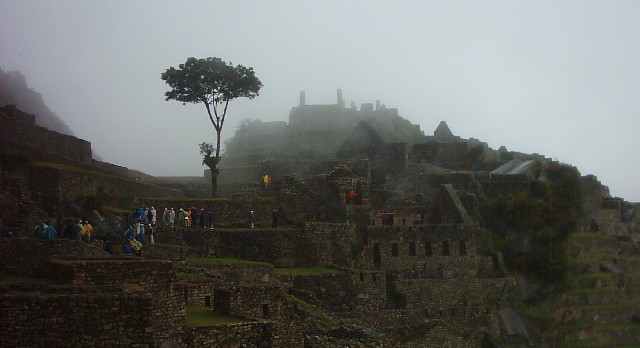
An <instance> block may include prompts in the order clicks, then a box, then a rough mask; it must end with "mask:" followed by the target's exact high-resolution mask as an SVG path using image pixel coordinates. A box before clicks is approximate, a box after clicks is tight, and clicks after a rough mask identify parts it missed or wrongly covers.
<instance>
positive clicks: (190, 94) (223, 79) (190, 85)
mask: <svg viewBox="0 0 640 348" xmlns="http://www.w3.org/2000/svg"><path fill="white" fill-rule="evenodd" d="M162 80H164V81H165V82H166V83H167V84H168V85H169V87H171V90H170V91H167V92H165V94H164V95H165V97H166V100H176V101H179V102H182V104H186V103H194V104H199V103H202V104H204V106H205V108H206V109H207V114H208V115H209V120H211V124H213V128H215V130H216V145H215V146H214V145H213V144H208V143H206V142H205V143H202V144H200V153H201V154H202V155H203V156H204V159H203V161H202V163H203V164H206V165H207V166H208V167H209V168H210V169H211V195H212V196H213V197H215V196H216V191H217V188H218V173H219V171H218V169H217V167H218V163H220V134H221V133H222V126H224V120H225V117H226V116H227V106H228V105H229V101H231V100H233V99H236V98H240V97H247V98H249V99H253V98H255V97H257V96H258V94H259V93H258V92H260V88H261V87H262V82H260V80H259V79H258V78H257V77H256V75H255V73H254V71H253V68H251V67H245V66H242V65H236V66H233V64H232V63H227V62H225V61H223V60H222V59H220V58H216V57H209V58H204V59H197V58H193V57H191V58H187V61H186V62H185V63H184V64H180V65H179V66H178V69H176V68H174V67H170V68H169V69H167V70H166V71H165V72H163V73H162Z"/></svg>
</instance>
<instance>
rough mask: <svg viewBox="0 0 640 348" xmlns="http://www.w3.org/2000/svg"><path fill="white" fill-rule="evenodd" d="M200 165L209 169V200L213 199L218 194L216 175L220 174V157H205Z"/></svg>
mask: <svg viewBox="0 0 640 348" xmlns="http://www.w3.org/2000/svg"><path fill="white" fill-rule="evenodd" d="M202 163H204V164H206V165H207V167H209V169H211V198H215V197H216V194H217V193H218V174H220V171H219V170H218V163H220V157H211V156H209V155H205V156H204V159H203V160H202Z"/></svg>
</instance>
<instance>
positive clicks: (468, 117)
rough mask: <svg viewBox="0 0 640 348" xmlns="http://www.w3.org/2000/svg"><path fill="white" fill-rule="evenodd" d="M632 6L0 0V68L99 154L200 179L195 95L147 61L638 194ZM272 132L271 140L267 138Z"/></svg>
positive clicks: (639, 124)
mask: <svg viewBox="0 0 640 348" xmlns="http://www.w3.org/2000/svg"><path fill="white" fill-rule="evenodd" d="M639 37H640V2H638V1H583V0H580V1H562V2H558V1H548V2H545V1H438V2H434V1H430V2H424V1H405V2H395V1H394V2H391V1H387V2H380V1H375V2H373V1H348V2H346V1H271V2H265V1H242V2H236V1H229V2H212V1H180V2H177V1H172V2H169V1H24V0H21V1H3V2H2V3H0V68H2V69H3V70H8V71H12V70H18V71H20V72H22V73H23V74H24V75H25V76H26V79H27V84H28V85H29V87H30V88H33V89H34V90H36V91H38V92H40V93H42V95H43V97H44V100H45V102H46V103H47V105H48V106H49V107H50V108H51V109H52V110H53V111H54V112H55V113H56V114H58V115H59V116H60V117H61V118H62V119H63V120H64V121H65V122H66V123H67V124H68V125H69V127H70V128H71V129H72V131H73V132H74V133H75V134H76V136H78V137H80V138H83V139H87V140H89V141H91V143H92V146H93V149H94V151H95V152H96V153H98V154H99V155H101V156H102V157H103V158H104V160H106V161H108V162H112V163H116V164H120V165H124V166H127V167H130V168H135V169H139V170H142V171H144V172H147V173H149V174H152V175H163V176H165V175H201V174H202V171H203V170H204V167H203V166H202V165H201V158H200V156H199V154H198V144H199V143H200V142H202V141H214V139H215V138H214V137H215V132H214V129H213V127H212V126H211V124H210V122H209V120H208V117H207V116H206V112H205V109H204V106H202V105H182V104H181V103H178V102H175V101H165V100H164V92H165V91H166V90H167V89H168V88H167V86H166V85H165V83H164V82H163V81H162V80H161V79H160V74H161V73H162V72H163V71H164V70H165V69H167V68H168V67H170V66H177V65H178V64H180V63H183V62H184V61H185V60H186V58H187V57H191V56H194V57H199V58H201V57H202V58H204V57H210V56H215V57H220V58H222V59H223V60H226V61H231V62H233V63H234V64H243V65H247V66H252V67H253V68H254V69H255V71H256V74H257V76H258V77H259V78H260V79H261V81H262V82H263V84H264V87H263V89H262V90H261V94H260V96H259V97H258V98H256V99H254V100H246V99H240V100H235V101H232V102H231V104H230V107H229V108H230V109H229V114H228V116H227V117H228V120H227V122H226V123H225V128H224V130H223V137H224V138H225V139H227V138H229V137H231V136H232V135H233V133H234V131H235V128H236V127H237V125H238V124H239V123H240V121H241V120H243V119H245V118H250V119H261V120H263V121H271V120H288V114H289V110H290V108H291V107H292V106H295V105H297V103H298V95H299V92H300V91H301V90H304V91H306V100H307V104H331V103H335V98H336V97H335V93H336V89H337V88H342V90H343V92H344V98H345V100H346V102H347V105H348V104H349V102H350V101H352V100H354V101H356V104H357V105H360V103H363V102H375V100H376V99H380V100H381V102H382V103H383V104H385V105H386V106H387V107H394V108H398V109H399V113H400V115H402V116H403V117H405V118H407V119H408V120H410V121H411V122H413V123H417V124H420V125H421V127H422V129H423V130H424V131H425V133H427V134H432V133H433V130H434V129H435V128H436V126H437V125H438V123H439V122H440V121H441V120H446V121H447V123H448V125H449V127H450V128H451V130H452V131H453V132H454V134H456V135H460V136H462V137H464V138H468V137H475V138H478V139H481V140H483V141H486V142H488V143H489V145H490V146H491V147H493V148H498V147H499V146H500V145H505V146H506V147H507V148H508V149H509V150H514V151H521V152H529V153H531V152H537V153H541V154H545V155H546V156H547V157H551V158H555V159H558V160H560V161H562V162H565V163H570V164H572V165H575V166H577V167H578V169H579V170H580V171H581V172H582V174H583V175H584V174H590V173H592V174H595V175H597V176H598V178H599V179H600V180H601V181H602V182H603V183H604V184H606V185H608V186H609V187H610V188H611V193H612V195H616V196H621V197H624V198H625V199H627V200H632V201H640V185H638V184H637V183H636V182H635V178H636V176H637V174H635V173H638V172H639V171H640V156H638V154H637V153H636V151H638V150H639V149H640V140H639V139H640V138H639V137H638V132H639V131H640V113H639V110H640V98H639V96H640V44H639V43H638V38H639ZM264 141H265V142H268V141H269V139H265V140H264Z"/></svg>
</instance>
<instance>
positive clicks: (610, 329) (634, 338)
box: [562, 322, 640, 347]
mask: <svg viewBox="0 0 640 348" xmlns="http://www.w3.org/2000/svg"><path fill="white" fill-rule="evenodd" d="M562 331H563V332H564V334H563V335H562V336H563V342H576V343H578V344H579V343H580V341H586V342H584V344H583V345H578V346H580V347H593V346H598V345H602V346H605V347H620V346H624V345H637V344H638V338H639V337H640V324H636V323H631V322H614V323H607V324H589V323H580V324H575V323H573V324H572V323H570V324H568V325H567V326H566V327H565V328H563V329H562Z"/></svg>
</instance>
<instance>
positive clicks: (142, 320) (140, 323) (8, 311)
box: [0, 293, 157, 347]
mask: <svg viewBox="0 0 640 348" xmlns="http://www.w3.org/2000/svg"><path fill="white" fill-rule="evenodd" d="M152 302H153V300H152V298H151V296H150V295H148V294H143V293H86V294H39V295H34V294H18V295H15V294H4V295H1V296H0V323H2V325H0V346H1V347H131V346H134V345H137V346H139V347H142V346H152V345H154V341H155V342H157V340H154V336H155V335H156V334H157V333H155V332H153V331H150V330H149V329H148V328H149V327H152V326H153V325H154V324H153V323H152V322H151V320H150V319H151V318H152V316H153V315H152V311H153V306H152V305H151V304H152ZM156 344H157V343H156Z"/></svg>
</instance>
